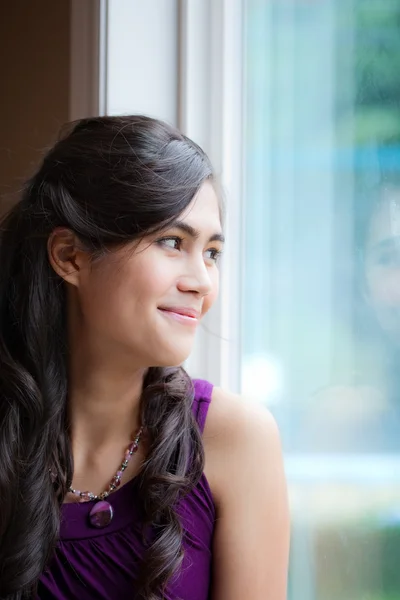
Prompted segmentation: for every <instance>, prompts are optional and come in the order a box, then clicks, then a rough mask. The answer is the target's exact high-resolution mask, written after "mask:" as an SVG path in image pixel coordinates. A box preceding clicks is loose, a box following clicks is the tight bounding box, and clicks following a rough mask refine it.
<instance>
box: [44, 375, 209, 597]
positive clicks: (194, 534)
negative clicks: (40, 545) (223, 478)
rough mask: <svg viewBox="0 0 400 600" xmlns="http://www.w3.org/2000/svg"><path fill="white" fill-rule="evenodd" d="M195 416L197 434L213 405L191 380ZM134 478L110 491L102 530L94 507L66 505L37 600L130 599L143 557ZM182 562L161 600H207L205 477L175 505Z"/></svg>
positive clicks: (205, 387)
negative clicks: (93, 521)
mask: <svg viewBox="0 0 400 600" xmlns="http://www.w3.org/2000/svg"><path fill="white" fill-rule="evenodd" d="M194 386H195V397H194V401H193V412H194V414H195V416H196V419H197V422H198V424H199V427H200V429H201V431H203V430H204V424H205V420H206V416H207V411H208V407H209V404H210V401H211V393H212V385H211V384H210V383H208V382H206V381H203V380H195V381H194ZM137 487H138V478H134V479H132V480H131V481H128V482H127V483H126V484H125V485H123V486H122V487H120V488H119V489H118V490H117V491H115V492H113V493H112V494H111V495H110V496H109V498H108V501H109V502H110V504H111V505H112V507H113V509H114V517H113V520H112V521H111V523H110V524H109V525H108V526H107V527H105V528H103V529H95V528H93V527H91V526H90V525H89V524H88V514H89V512H90V510H91V508H92V506H93V502H86V503H82V504H73V503H71V504H64V505H63V506H62V521H61V531H60V540H59V543H58V545H57V548H56V551H55V556H54V559H53V560H52V562H51V565H50V566H49V568H48V569H47V570H46V571H45V572H44V573H43V575H42V577H41V579H40V583H39V588H38V595H37V600H50V599H52V600H72V599H73V598H76V599H79V600H116V599H118V600H125V599H126V600H128V599H129V600H132V599H133V598H134V597H135V581H136V579H137V574H138V569H139V568H140V564H141V560H142V557H143V551H144V547H143V543H142V538H141V535H142V529H141V525H142V520H141V517H140V508H139V503H138V489H137ZM179 514H180V517H181V521H182V524H183V528H184V542H183V543H184V548H185V557H184V561H183V565H182V569H181V571H180V573H179V574H178V575H177V576H176V577H175V578H174V579H173V580H172V581H171V582H170V583H169V585H168V587H167V590H166V593H165V600H176V599H177V598H182V599H183V600H207V598H208V597H209V587H210V575H211V543H212V537H213V531H214V523H215V508H214V503H213V499H212V495H211V490H210V487H209V485H208V482H207V479H206V477H205V475H204V473H203V475H202V477H201V479H200V481H199V483H198V484H197V486H196V488H195V489H194V490H193V491H192V492H191V494H189V495H188V496H187V497H185V498H184V499H183V500H182V501H181V503H180V505H179Z"/></svg>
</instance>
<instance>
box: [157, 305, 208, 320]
mask: <svg viewBox="0 0 400 600" xmlns="http://www.w3.org/2000/svg"><path fill="white" fill-rule="evenodd" d="M158 308H159V310H162V311H163V312H170V313H175V314H176V315H181V316H183V317H189V318H191V319H199V318H200V311H198V310H196V309H194V308H187V307H184V306H159V307H158Z"/></svg>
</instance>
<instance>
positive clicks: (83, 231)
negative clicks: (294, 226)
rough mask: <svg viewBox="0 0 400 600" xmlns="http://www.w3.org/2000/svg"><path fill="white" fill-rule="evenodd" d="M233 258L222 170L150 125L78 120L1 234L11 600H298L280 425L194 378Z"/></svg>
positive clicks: (3, 493) (4, 552) (6, 566)
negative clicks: (291, 574) (218, 176)
mask: <svg viewBox="0 0 400 600" xmlns="http://www.w3.org/2000/svg"><path fill="white" fill-rule="evenodd" d="M223 243H224V236H223V233H222V210H221V203H220V199H219V195H218V193H217V186H216V182H215V179H214V176H213V172H212V168H211V165H210V163H209V160H208V158H207V157H206V155H205V154H204V152H203V151H202V150H201V149H200V148H199V147H198V146H197V145H196V144H194V143H193V142H192V141H191V140H189V139H188V138H187V137H185V136H184V135H182V134H181V133H180V132H179V131H177V130H175V129H173V128H172V127H170V126H168V125H166V124H165V123H162V122H160V121H157V120H154V119H150V118H146V117H143V116H132V117H102V118H93V119H86V120H83V121H80V122H78V123H75V124H73V126H72V128H70V130H69V131H68V132H67V133H65V134H64V135H63V136H62V137H61V139H60V140H59V141H58V143H57V144H56V145H55V146H54V148H52V149H51V150H50V151H49V153H48V154H47V155H46V156H45V158H44V161H43V164H42V165H41V167H40V169H39V171H38V172H37V173H36V175H35V176H34V177H33V179H32V180H31V181H30V182H28V184H27V186H26V189H25V192H24V194H23V197H22V199H21V201H20V202H19V203H18V204H17V205H16V206H15V207H14V208H13V210H12V211H11V212H10V213H9V214H8V215H7V216H6V218H5V219H4V221H3V223H2V228H1V244H0V258H1V264H2V269H1V274H0V361H1V365H2V368H1V371H0V432H1V437H0V444H1V452H0V498H1V511H0V598H2V599H3V598H4V599H7V600H19V599H21V598H22V597H26V595H28V596H29V597H34V598H37V599H38V600H39V599H40V600H44V599H51V598H58V599H61V598H62V599H70V598H79V599H80V600H88V599H94V598H97V599H104V600H105V599H111V598H121V599H124V598H131V597H137V598H142V599H147V600H157V599H161V598H164V599H167V600H168V599H171V600H172V599H175V598H184V599H185V600H206V599H207V598H212V599H213V600H224V599H225V598H229V600H236V599H239V598H242V597H243V596H245V595H247V596H248V597H251V598H252V600H261V599H263V600H264V598H266V597H271V598H274V600H283V599H284V597H285V589H286V568H287V553H288V537H289V536H288V514H287V502H286V487H285V480H284V475H283V467H282V455H281V450H280V442H279V434H278V431H277V429H276V426H275V423H274V421H273V419H272V417H271V416H270V415H269V413H267V412H265V411H261V410H260V411H254V409H251V410H249V409H246V408H245V407H244V406H243V405H242V403H241V402H240V400H238V399H236V398H235V397H233V396H232V395H231V394H229V393H227V392H224V391H222V390H218V389H213V386H212V385H211V384H210V383H208V382H205V381H192V380H190V378H189V377H188V375H187V374H186V373H185V371H184V369H183V368H182V366H181V365H182V363H183V362H184V361H185V360H186V359H187V357H188V355H189V353H190V352H191V349H192V345H193V341H194V335H195V331H196V327H197V325H198V323H199V322H200V321H201V319H202V317H203V316H204V315H205V313H206V312H207V311H208V310H209V309H210V308H211V306H212V305H213V303H214V301H215V299H216V297H217V295H218V285H219V268H218V258H219V256H220V254H221V252H222V250H223ZM206 417H207V418H206ZM244 491H245V492H246V495H245V494H244ZM266 565H267V566H266Z"/></svg>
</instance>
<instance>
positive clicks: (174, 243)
mask: <svg viewBox="0 0 400 600" xmlns="http://www.w3.org/2000/svg"><path fill="white" fill-rule="evenodd" d="M182 241H183V240H182V238H180V237H179V236H176V235H173V236H170V237H165V238H161V239H160V240H157V244H160V246H165V247H166V248H170V249H171V250H180V248H181V245H182Z"/></svg>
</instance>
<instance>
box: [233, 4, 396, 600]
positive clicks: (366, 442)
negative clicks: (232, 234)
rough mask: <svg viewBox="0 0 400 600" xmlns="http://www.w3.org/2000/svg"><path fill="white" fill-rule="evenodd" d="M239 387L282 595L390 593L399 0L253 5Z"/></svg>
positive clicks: (379, 596)
mask: <svg viewBox="0 0 400 600" xmlns="http://www.w3.org/2000/svg"><path fill="white" fill-rule="evenodd" d="M245 7H246V30H245V49H246V115H245V156H246V168H245V173H246V185H245V203H244V205H245V262H244V264H245V273H244V279H245V280H244V286H243V289H244V292H243V314H242V323H243V331H242V340H243V344H242V368H241V378H242V391H243V393H244V395H245V396H247V397H248V398H250V399H251V400H253V401H256V402H261V403H264V404H266V405H268V406H270V407H271V409H272V411H273V412H274V414H275V415H276V418H277V420H278V422H279V425H280V428H281V431H282V436H283V442H284V447H285V450H286V461H287V462H286V467H287V474H288V478H289V485H290V497H291V506H292V515H293V539H292V557H291V570H290V599H291V600H400V569H399V568H398V559H399V557H400V454H399V453H400V0H384V1H383V0H296V1H294V0H268V1H266V0H265V1H262V0H246V1H245Z"/></svg>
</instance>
